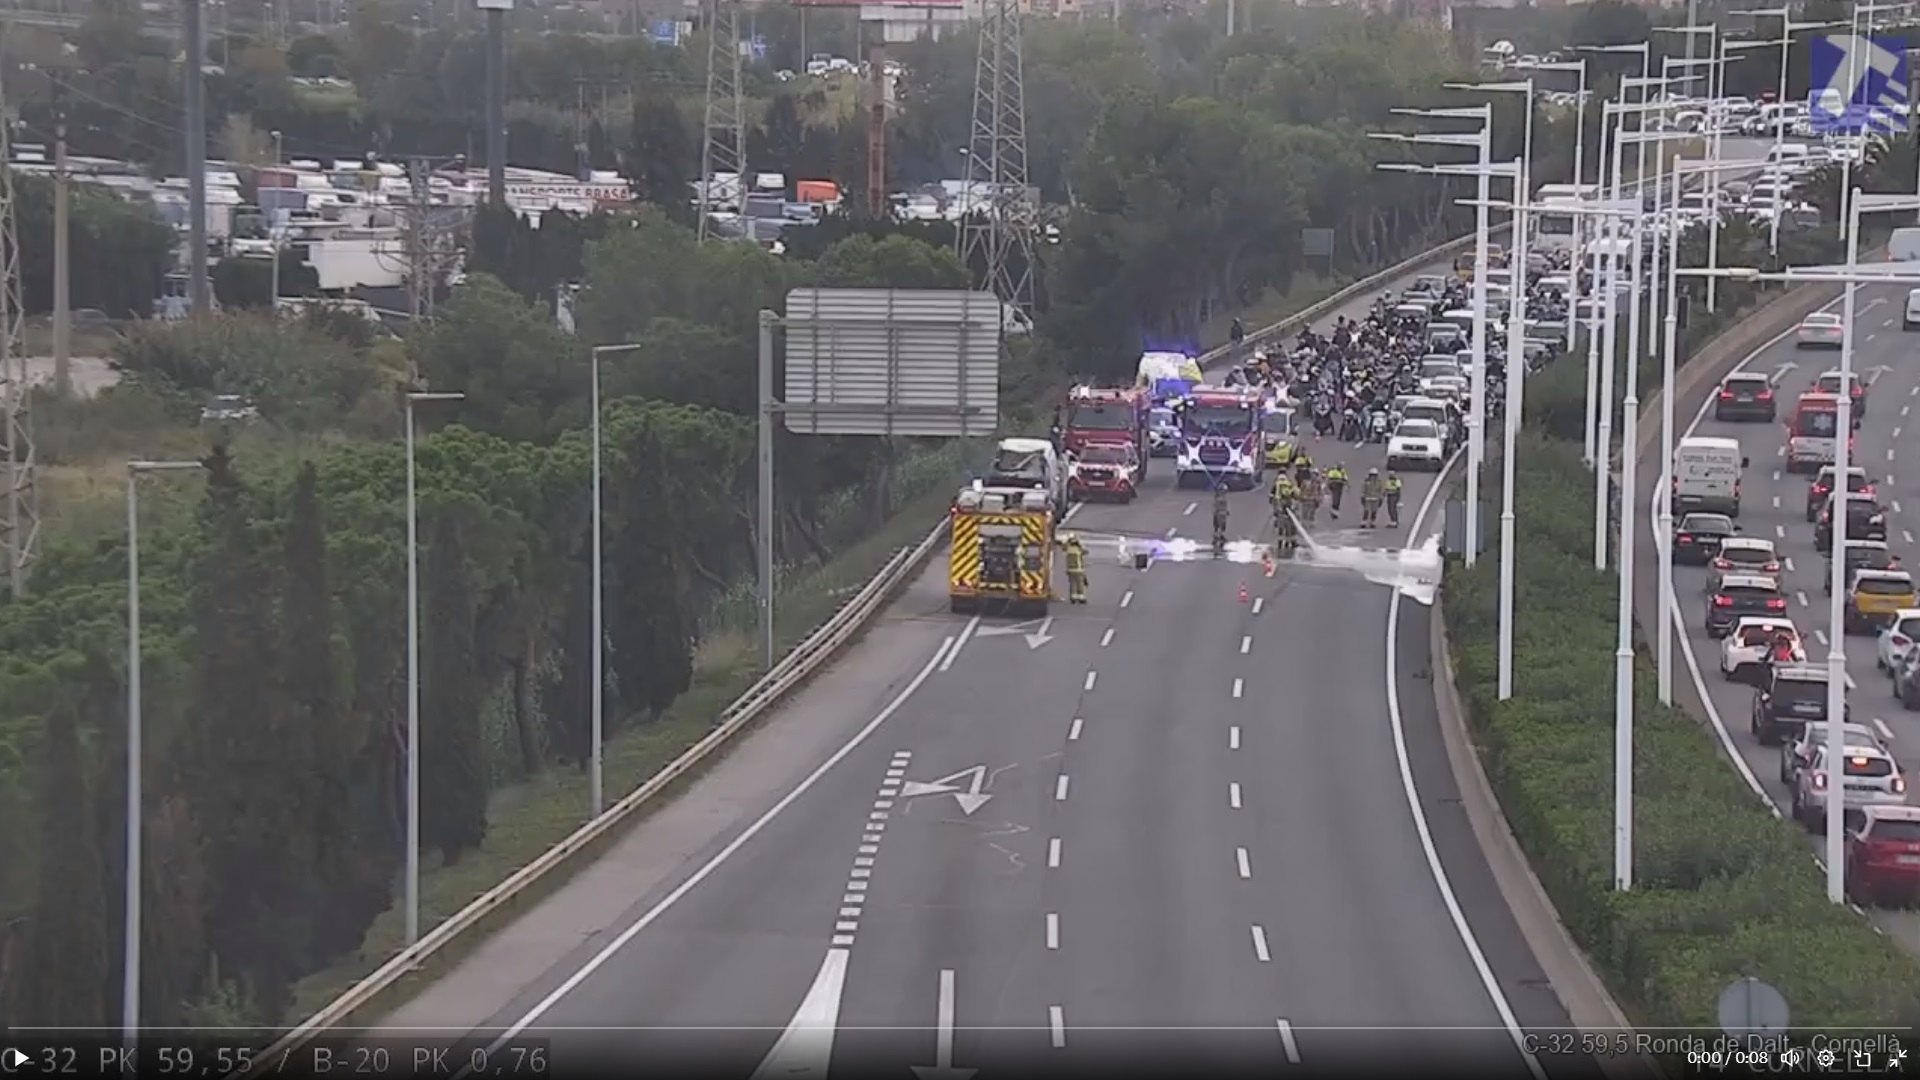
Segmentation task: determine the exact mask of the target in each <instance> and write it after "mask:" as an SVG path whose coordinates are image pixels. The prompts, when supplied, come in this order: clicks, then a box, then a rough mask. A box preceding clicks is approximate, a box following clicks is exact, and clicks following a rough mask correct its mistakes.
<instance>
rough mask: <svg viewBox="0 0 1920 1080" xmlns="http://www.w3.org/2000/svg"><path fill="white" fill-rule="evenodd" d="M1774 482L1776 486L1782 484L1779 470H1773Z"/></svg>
mask: <svg viewBox="0 0 1920 1080" xmlns="http://www.w3.org/2000/svg"><path fill="white" fill-rule="evenodd" d="M1773 482H1774V483H1776V484H1777V483H1779V482H1780V470H1779V469H1775V470H1773Z"/></svg>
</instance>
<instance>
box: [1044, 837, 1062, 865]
mask: <svg viewBox="0 0 1920 1080" xmlns="http://www.w3.org/2000/svg"><path fill="white" fill-rule="evenodd" d="M1047 869H1049V870H1058V869H1060V838H1059V837H1057V836H1056V837H1054V838H1053V839H1051V840H1049V841H1047Z"/></svg>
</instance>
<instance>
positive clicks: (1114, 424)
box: [1067, 401, 1134, 431]
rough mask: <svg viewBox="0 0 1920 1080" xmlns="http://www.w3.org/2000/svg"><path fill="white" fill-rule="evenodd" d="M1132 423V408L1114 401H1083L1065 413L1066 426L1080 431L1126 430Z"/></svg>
mask: <svg viewBox="0 0 1920 1080" xmlns="http://www.w3.org/2000/svg"><path fill="white" fill-rule="evenodd" d="M1133 425H1134V412H1133V408H1132V407H1131V406H1127V405H1122V404H1120V403H1119V402H1115V401H1100V402H1083V403H1081V404H1078V405H1075V406H1074V407H1073V411H1072V412H1069V413H1068V414H1067V427H1069V428H1073V429H1077V430H1080V431H1127V430H1130V429H1131V428H1132V427H1133Z"/></svg>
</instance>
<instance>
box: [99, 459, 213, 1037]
mask: <svg viewBox="0 0 1920 1080" xmlns="http://www.w3.org/2000/svg"><path fill="white" fill-rule="evenodd" d="M201 468H205V466H203V465H202V464H201V463H200V462H198V461H129V462H127V830H126V874H127V880H126V883H125V889H126V901H125V903H126V911H125V912H124V914H125V917H126V924H125V928H124V931H123V932H124V935H125V940H123V941H122V942H121V945H120V949H121V957H122V963H121V983H120V1031H121V1035H122V1037H123V1039H124V1040H125V1043H126V1045H127V1047H128V1048H129V1049H131V1048H133V1047H134V1045H135V1040H136V1039H137V1038H138V1037H139V1034H140V891H141V890H140V886H141V883H142V879H143V877H144V876H145V864H144V862H143V859H142V852H141V843H140V841H141V839H142V838H141V833H142V831H143V829H144V821H143V818H144V816H145V815H144V813H143V811H142V803H143V801H144V796H143V794H142V792H141V775H140V774H141V760H140V759H141V757H142V756H143V749H142V747H143V745H144V738H145V731H144V728H143V725H142V722H141V715H140V477H141V475H142V474H145V473H151V472H185V471H187V470H190V469H201Z"/></svg>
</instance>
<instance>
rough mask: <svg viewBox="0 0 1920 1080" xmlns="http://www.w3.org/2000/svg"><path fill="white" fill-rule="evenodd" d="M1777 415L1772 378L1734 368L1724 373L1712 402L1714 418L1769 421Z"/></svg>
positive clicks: (1777, 409)
mask: <svg viewBox="0 0 1920 1080" xmlns="http://www.w3.org/2000/svg"><path fill="white" fill-rule="evenodd" d="M1778 415H1779V407H1778V405H1777V404H1776V403H1775V401H1774V399H1773V381H1772V380H1771V379H1768V378H1767V377H1766V376H1765V375H1762V374H1760V373H1758V372H1754V371H1736V372H1734V373H1733V374H1731V375H1729V376H1727V378H1726V381H1725V382H1722V383H1721V384H1720V396H1719V398H1718V399H1717V400H1716V401H1715V402H1714V404H1713V418H1714V419H1715V420H1772V419H1774V418H1776V417H1777V416H1778Z"/></svg>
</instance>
